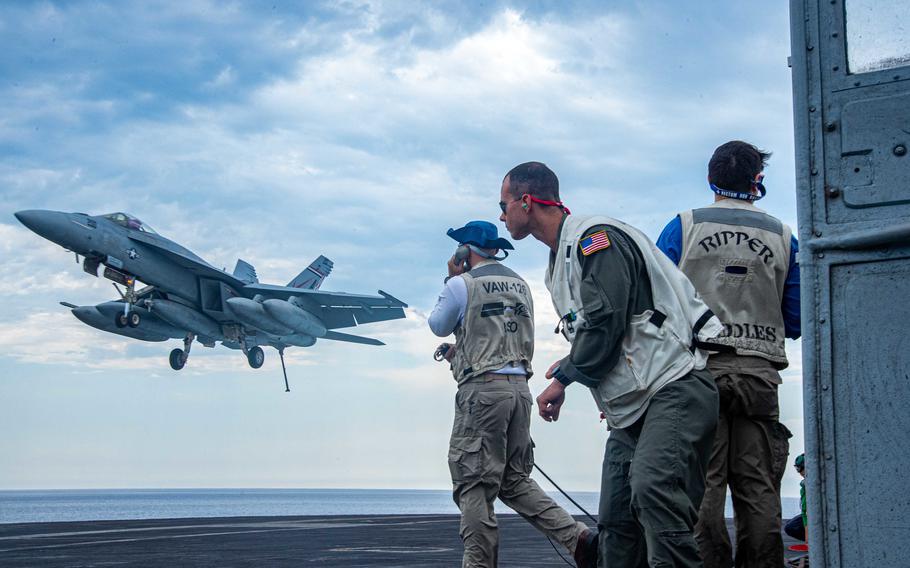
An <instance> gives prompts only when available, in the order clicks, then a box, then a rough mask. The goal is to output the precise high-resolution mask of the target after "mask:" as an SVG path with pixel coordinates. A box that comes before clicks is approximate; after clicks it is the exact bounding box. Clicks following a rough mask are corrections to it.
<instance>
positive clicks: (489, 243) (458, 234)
mask: <svg viewBox="0 0 910 568" xmlns="http://www.w3.org/2000/svg"><path fill="white" fill-rule="evenodd" d="M446 234H447V235H449V236H450V237H452V238H453V239H455V240H456V241H458V243H459V244H463V245H474V246H477V247H480V248H484V249H500V250H514V249H515V247H513V246H512V243H510V242H509V241H507V240H506V239H502V238H500V237H499V231H497V230H496V225H494V224H493V223H490V222H489V221H471V222H469V223H468V224H467V225H465V226H464V227H462V228H460V229H449V230H448V231H446Z"/></svg>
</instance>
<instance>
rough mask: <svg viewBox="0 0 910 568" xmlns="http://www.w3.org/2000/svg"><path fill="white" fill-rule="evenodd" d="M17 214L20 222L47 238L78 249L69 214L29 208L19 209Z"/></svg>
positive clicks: (69, 247)
mask: <svg viewBox="0 0 910 568" xmlns="http://www.w3.org/2000/svg"><path fill="white" fill-rule="evenodd" d="M15 215H16V219H19V222H20V223H22V224H23V225H25V226H26V227H28V228H29V229H31V230H32V231H33V232H35V233H37V234H39V235H41V236H42V237H44V238H45V239H47V240H49V241H53V242H55V243H57V244H59V245H61V246H63V247H65V248H68V249H70V250H76V247H77V245H78V243H77V242H72V241H74V234H73V231H72V227H71V226H72V223H70V220H69V216H68V215H67V214H66V213H61V212H60V211H46V210H42V209H28V210H26V211H19V212H17V213H16V214H15Z"/></svg>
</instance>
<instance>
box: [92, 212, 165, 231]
mask: <svg viewBox="0 0 910 568" xmlns="http://www.w3.org/2000/svg"><path fill="white" fill-rule="evenodd" d="M102 217H104V218H105V219H110V220H111V221H113V222H114V223H117V224H118V225H122V226H124V227H126V228H127V229H136V230H137V231H142V232H143V233H150V234H152V235H157V234H158V233H157V232H156V231H155V229H153V228H151V227H149V226H148V225H147V224H145V223H143V222H142V221H140V220H139V219H137V218H136V217H133V216H132V215H130V214H129V213H108V214H107V215H102Z"/></svg>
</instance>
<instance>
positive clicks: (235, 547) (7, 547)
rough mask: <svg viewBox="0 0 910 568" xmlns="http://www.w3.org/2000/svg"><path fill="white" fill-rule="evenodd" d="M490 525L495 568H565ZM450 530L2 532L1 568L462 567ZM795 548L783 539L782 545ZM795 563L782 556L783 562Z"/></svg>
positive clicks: (120, 525) (328, 520) (102, 527)
mask: <svg viewBox="0 0 910 568" xmlns="http://www.w3.org/2000/svg"><path fill="white" fill-rule="evenodd" d="M497 518H498V521H499V526H500V550H499V565H500V566H502V567H503V568H506V567H533V566H554V567H556V566H566V564H565V563H564V562H563V561H562V560H560V558H559V557H558V556H557V554H556V552H555V551H554V550H553V547H552V546H551V545H550V543H549V542H548V541H547V539H546V538H545V537H544V536H543V535H541V534H540V533H538V532H537V531H536V530H535V529H534V528H533V527H531V526H530V525H529V524H528V523H527V522H525V520H524V519H522V518H521V517H519V516H517V515H498V517H497ZM579 520H583V521H584V520H585V519H583V518H581V517H579ZM458 524H459V518H458V516H457V515H372V516H307V517H229V518H201V519H152V520H141V521H134V520H130V521H85V522H67V523H18V524H0V566H4V567H10V568H12V567H26V566H36V567H37V566H41V567H51V568H54V567H64V566H65V567H107V566H126V567H130V566H135V567H138V566H142V567H159V566H160V567H171V566H201V567H203V566H251V567H252V566H256V567H263V566H344V567H363V566H384V567H390V568H393V567H398V566H407V567H428V568H430V567H432V568H441V567H445V566H460V565H461V552H462V547H461V539H460V538H459V536H458ZM731 524H732V521H728V526H730V525H731ZM794 542H795V541H793V540H792V539H790V538H789V537H787V536H786V535H785V536H784V543H785V545H789V544H793V543H794ZM793 556H796V554H794V553H789V552H788V557H793ZM569 561H570V562H571V559H570V560H569ZM573 565H574V564H573Z"/></svg>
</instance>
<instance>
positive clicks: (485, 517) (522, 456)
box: [448, 262, 587, 568]
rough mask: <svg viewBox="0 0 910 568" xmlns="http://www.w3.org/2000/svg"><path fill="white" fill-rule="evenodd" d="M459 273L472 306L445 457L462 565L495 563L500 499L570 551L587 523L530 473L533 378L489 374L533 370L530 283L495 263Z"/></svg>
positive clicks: (463, 328)
mask: <svg viewBox="0 0 910 568" xmlns="http://www.w3.org/2000/svg"><path fill="white" fill-rule="evenodd" d="M462 278H464V280H465V284H466V286H467V291H468V303H467V306H466V308H465V315H464V319H463V321H462V323H461V324H460V325H459V326H458V327H457V328H456V330H455V336H456V339H457V344H456V345H457V351H456V355H455V358H454V359H453V361H452V372H453V374H454V376H455V379H456V380H457V381H458V393H457V394H456V396H455V423H454V425H453V427H452V437H451V440H450V444H449V458H448V459H449V469H450V471H451V474H452V496H453V498H454V500H455V503H456V504H457V505H458V508H459V509H460V510H461V538H462V541H463V542H464V548H465V550H464V558H463V566H465V567H468V566H470V567H491V568H492V567H495V566H497V564H498V559H497V555H498V549H499V533H498V530H497V524H496V515H495V514H494V511H493V502H494V501H495V500H496V498H497V497H499V499H500V500H501V501H502V502H503V503H505V504H506V505H508V506H509V507H510V508H512V509H513V510H514V511H515V512H516V513H518V514H519V515H521V516H522V517H524V518H525V519H526V520H527V521H528V522H530V523H531V524H532V525H533V526H534V527H535V528H537V529H538V530H539V531H541V532H542V533H544V534H546V535H548V536H550V537H551V538H552V539H553V540H555V541H556V542H558V543H559V544H561V545H562V546H563V547H565V548H566V550H568V551H569V553H570V554H572V553H574V551H575V545H576V543H577V541H578V537H579V535H580V534H581V533H582V532H583V531H584V530H585V529H586V528H587V527H586V526H585V525H584V523H579V522H577V521H575V519H573V518H572V516H571V515H570V514H569V513H568V512H567V511H566V510H565V509H563V508H562V507H560V506H559V505H557V504H556V502H555V501H553V499H551V498H550V497H549V496H548V495H547V494H546V493H545V492H544V491H543V489H541V488H540V486H538V485H537V483H536V482H535V481H534V480H533V479H531V478H530V474H531V468H532V467H533V465H534V449H533V447H534V445H533V443H532V442H531V433H530V424H531V408H532V400H533V399H532V397H531V392H530V390H529V389H528V376H527V375H525V374H500V373H495V372H492V371H494V370H501V369H502V368H503V367H508V366H512V367H514V366H517V365H519V364H521V365H523V366H524V368H525V369H526V370H527V371H528V373H530V372H531V363H530V360H531V357H532V356H533V350H534V320H533V305H532V300H531V294H530V291H529V289H528V286H527V283H525V282H524V280H522V279H521V278H520V277H519V276H518V275H517V274H515V272H513V271H512V270H509V269H508V268H506V267H504V266H502V265H501V264H499V263H496V262H488V263H482V264H480V265H478V266H476V267H475V268H474V269H472V270H471V271H470V272H468V273H466V274H464V275H462Z"/></svg>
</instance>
